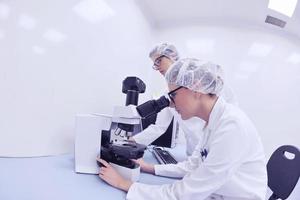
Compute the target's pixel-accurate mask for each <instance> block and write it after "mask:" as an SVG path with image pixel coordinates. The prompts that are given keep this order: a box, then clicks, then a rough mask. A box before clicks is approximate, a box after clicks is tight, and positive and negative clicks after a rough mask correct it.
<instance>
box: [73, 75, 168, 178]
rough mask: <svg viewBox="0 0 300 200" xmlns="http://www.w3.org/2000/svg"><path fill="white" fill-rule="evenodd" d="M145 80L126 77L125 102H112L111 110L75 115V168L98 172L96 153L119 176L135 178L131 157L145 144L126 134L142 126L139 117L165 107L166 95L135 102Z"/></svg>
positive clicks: (139, 154) (141, 152) (138, 155)
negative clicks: (131, 139)
mask: <svg viewBox="0 0 300 200" xmlns="http://www.w3.org/2000/svg"><path fill="white" fill-rule="evenodd" d="M145 90H146V85H145V83H144V82H143V81H142V80H141V79H139V78H137V77H127V78H126V79H125V80H124V81H123V84H122V92H123V93H124V94H126V103H125V106H115V107H114V109H113V114H112V115H111V116H110V115H103V114H85V115H77V116H76V127H75V131H76V139H75V171H76V172H78V173H90V174H98V173H99V167H101V164H100V163H97V162H96V157H97V156H100V158H101V159H103V160H105V161H107V162H109V163H110V164H111V165H112V166H113V167H114V168H115V169H116V170H117V171H118V172H119V173H120V174H121V175H122V176H123V177H125V178H127V179H129V180H132V181H137V180H138V178H139V174H140V166H139V165H137V164H136V163H135V162H133V161H132V159H139V158H142V157H143V155H144V151H145V149H146V146H145V145H142V144H138V143H136V142H133V141H130V140H129V137H131V136H133V135H135V134H137V133H139V132H141V131H142V130H143V126H142V120H144V119H146V118H148V117H151V116H153V115H154V114H157V113H158V112H160V111H161V110H162V109H164V108H165V107H168V106H169V104H170V100H169V98H168V95H165V96H162V97H160V98H159V99H158V100H150V101H147V102H145V103H143V104H141V105H139V106H138V105H137V104H138V97H139V94H140V93H144V92H145Z"/></svg>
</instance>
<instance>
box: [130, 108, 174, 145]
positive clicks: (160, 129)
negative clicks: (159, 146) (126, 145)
mask: <svg viewBox="0 0 300 200" xmlns="http://www.w3.org/2000/svg"><path fill="white" fill-rule="evenodd" d="M172 117H173V114H172V112H171V111H170V108H165V109H163V110H162V111H160V112H159V113H158V114H157V119H156V122H155V124H152V125H150V126H148V128H146V129H145V130H143V131H142V132H140V133H138V134H136V135H135V136H133V139H134V141H136V142H137V143H139V144H144V145H149V144H151V143H152V142H153V141H154V140H156V139H157V138H158V137H159V136H161V135H162V134H163V133H164V132H165V131H166V130H167V128H168V127H169V125H170V123H171V120H172Z"/></svg>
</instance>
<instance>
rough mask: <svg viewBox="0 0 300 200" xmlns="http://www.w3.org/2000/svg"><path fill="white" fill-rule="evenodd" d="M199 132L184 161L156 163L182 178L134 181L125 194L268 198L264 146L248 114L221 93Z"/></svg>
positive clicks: (151, 199) (158, 169)
mask: <svg viewBox="0 0 300 200" xmlns="http://www.w3.org/2000/svg"><path fill="white" fill-rule="evenodd" d="M200 134H203V138H202V139H201V141H200V142H199V144H198V145H197V147H196V148H195V151H194V152H193V154H192V156H190V157H188V159H187V160H186V161H184V162H180V163H178V164H177V165H174V164H169V165H155V174H156V175H161V176H168V177H183V178H182V179H181V180H178V181H174V183H172V184H165V185H147V184H143V183H133V184H132V186H131V187H130V189H129V191H128V193H127V199H128V200H132V199H147V200H157V199H164V200H167V199H172V200H173V199H180V200H185V199H192V200H202V199H210V197H211V198H213V197H212V195H214V198H216V197H217V198H216V199H230V200H231V199H253V200H254V199H255V200H263V199H265V194H266V188H267V173H266V162H265V156H264V150H263V147H262V143H261V141H260V137H259V135H258V133H257V131H256V129H255V127H254V126H253V124H252V122H251V121H250V120H249V119H248V117H247V116H246V115H245V114H244V113H243V112H242V111H241V110H240V109H239V108H237V107H236V106H234V105H232V104H228V103H226V102H225V101H224V100H223V99H222V98H221V97H220V98H219V99H218V100H217V102H216V104H215V106H214V108H213V110H212V112H211V114H210V117H209V122H208V124H207V125H206V126H205V128H204V129H203V133H202V132H201V133H200ZM201 152H202V153H203V154H202V155H201ZM204 152H207V154H206V155H205V153H204Z"/></svg>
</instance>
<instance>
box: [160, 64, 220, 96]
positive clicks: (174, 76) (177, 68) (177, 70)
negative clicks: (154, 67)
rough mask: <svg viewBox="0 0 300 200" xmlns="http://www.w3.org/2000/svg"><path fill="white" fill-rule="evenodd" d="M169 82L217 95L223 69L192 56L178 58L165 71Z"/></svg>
mask: <svg viewBox="0 0 300 200" xmlns="http://www.w3.org/2000/svg"><path fill="white" fill-rule="evenodd" d="M165 77H166V80H167V82H168V83H169V84H173V85H177V86H183V87H186V88H188V89H190V90H193V91H196V92H201V93H203V94H216V95H218V96H219V94H220V92H221V90H222V88H223V85H224V80H223V71H222V69H221V67H220V66H219V65H216V64H214V63H211V62H206V61H200V60H197V59H193V58H185V59H180V60H179V61H177V62H175V63H174V64H173V65H172V66H171V67H170V68H169V70H168V71H167V73H166V76H165Z"/></svg>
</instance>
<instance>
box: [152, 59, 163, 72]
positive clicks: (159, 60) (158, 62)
mask: <svg viewBox="0 0 300 200" xmlns="http://www.w3.org/2000/svg"><path fill="white" fill-rule="evenodd" d="M163 57H165V56H159V57H158V58H156V59H155V61H154V64H153V66H152V68H153V69H154V70H158V67H159V65H160V63H161V60H162V58H163Z"/></svg>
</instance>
